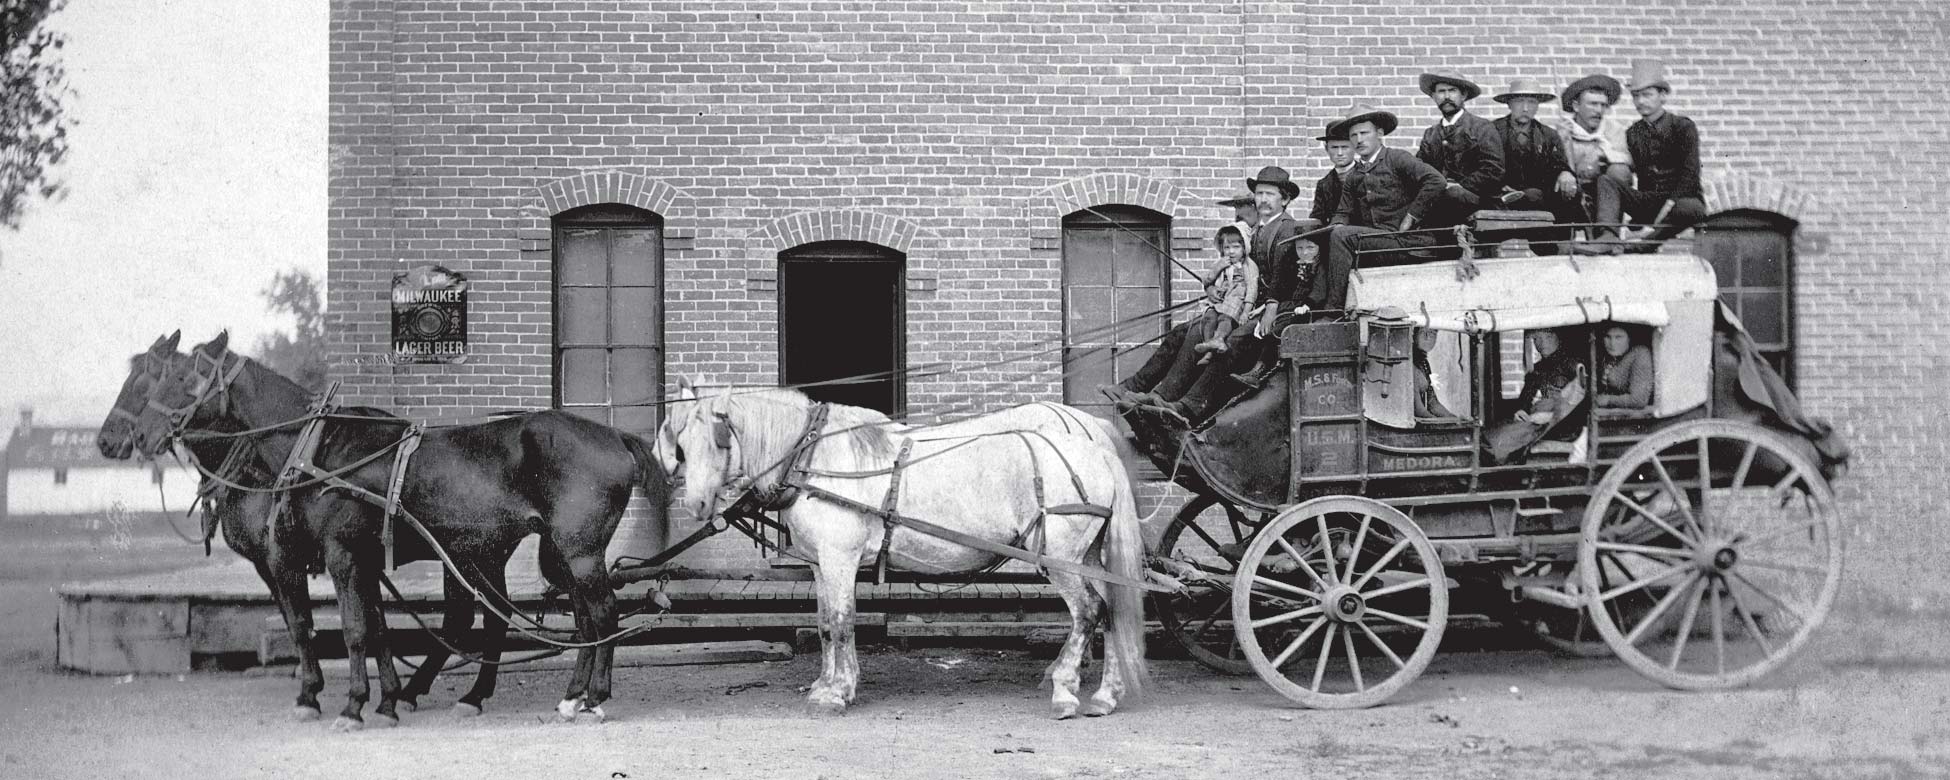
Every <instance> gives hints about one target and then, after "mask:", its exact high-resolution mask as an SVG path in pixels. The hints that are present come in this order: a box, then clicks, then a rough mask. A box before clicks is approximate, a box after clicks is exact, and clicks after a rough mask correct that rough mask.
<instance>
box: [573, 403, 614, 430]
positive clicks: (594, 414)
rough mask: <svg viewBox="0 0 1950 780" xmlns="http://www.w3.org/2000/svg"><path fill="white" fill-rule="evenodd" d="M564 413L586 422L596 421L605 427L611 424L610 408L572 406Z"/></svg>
mask: <svg viewBox="0 0 1950 780" xmlns="http://www.w3.org/2000/svg"><path fill="white" fill-rule="evenodd" d="M563 411H566V412H568V413H570V414H573V415H575V416H577V417H581V418H583V419H585V420H594V421H596V422H599V423H602V424H604V425H608V424H609V407H607V406H571V407H569V408H567V409H564V410H563Z"/></svg>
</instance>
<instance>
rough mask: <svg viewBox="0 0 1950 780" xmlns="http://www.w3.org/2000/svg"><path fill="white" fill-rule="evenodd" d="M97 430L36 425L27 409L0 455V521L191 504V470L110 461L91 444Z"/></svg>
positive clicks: (179, 508)
mask: <svg viewBox="0 0 1950 780" xmlns="http://www.w3.org/2000/svg"><path fill="white" fill-rule="evenodd" d="M95 433H96V431H95V429H93V428H68V427H36V426H35V425H34V419H33V416H32V413H31V412H22V413H21V419H20V425H19V426H18V427H16V428H14V432H13V435H12V436H11V437H9V438H8V440H7V450H6V453H5V454H4V456H0V520H17V519H21V518H27V517H44V516H57V515H87V514H94V513H98V512H102V511H106V510H108V509H110V508H112V507H114V506H116V505H118V504H119V505H121V507H122V509H123V510H124V511H129V512H160V511H163V510H164V509H165V508H167V509H168V510H169V511H171V512H182V511H185V510H187V509H189V506H190V501H192V500H194V499H195V498H196V477H195V475H194V474H192V473H190V472H188V471H185V470H182V469H178V468H176V467H175V466H174V465H171V466H169V467H168V468H164V467H163V466H162V465H161V464H149V463H143V462H140V461H135V460H109V459H107V458H104V457H102V454H101V451H100V450H98V449H96V448H95Z"/></svg>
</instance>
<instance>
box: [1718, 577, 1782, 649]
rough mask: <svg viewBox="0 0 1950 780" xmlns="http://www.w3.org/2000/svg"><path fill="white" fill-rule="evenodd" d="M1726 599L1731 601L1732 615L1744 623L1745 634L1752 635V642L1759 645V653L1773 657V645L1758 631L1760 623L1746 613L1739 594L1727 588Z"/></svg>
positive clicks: (1752, 614)
mask: <svg viewBox="0 0 1950 780" xmlns="http://www.w3.org/2000/svg"><path fill="white" fill-rule="evenodd" d="M1727 598H1729V599H1732V600H1733V613H1734V614H1736V615H1739V616H1740V622H1742V623H1745V624H1746V626H1747V633H1749V634H1753V635H1754V641H1755V642H1759V643H1760V650H1761V652H1763V653H1766V654H1767V655H1768V657H1770V658H1771V657H1773V655H1774V643H1772V642H1769V641H1767V634H1766V633H1765V632H1763V631H1761V630H1760V621H1758V620H1755V619H1754V613H1752V612H1748V611H1747V605H1746V604H1743V603H1741V601H1740V594H1739V593H1737V592H1735V591H1734V589H1733V588H1731V587H1729V588H1727Z"/></svg>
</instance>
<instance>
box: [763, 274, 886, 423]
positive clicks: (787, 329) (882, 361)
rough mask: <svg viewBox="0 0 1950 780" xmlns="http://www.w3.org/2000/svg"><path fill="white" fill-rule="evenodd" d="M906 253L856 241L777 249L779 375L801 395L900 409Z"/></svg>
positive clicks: (857, 404)
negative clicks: (799, 389) (799, 388)
mask: <svg viewBox="0 0 1950 780" xmlns="http://www.w3.org/2000/svg"><path fill="white" fill-rule="evenodd" d="M906 264H907V258H906V256H904V255H902V254H901V253H899V252H896V251H894V250H892V249H888V248H887V247H884V246H879V245H877V244H868V243H864V242H860V241H821V242H817V243H812V244H803V245H800V246H796V247H793V248H791V249H788V250H786V251H784V252H780V253H779V376H780V377H781V378H782V379H783V381H784V383H785V384H788V385H799V384H805V383H808V382H826V381H832V380H839V379H847V378H849V377H862V378H861V379H858V380H855V381H850V382H846V383H843V384H831V385H820V386H817V387H808V388H803V389H804V391H805V393H806V395H807V397H810V398H812V399H813V400H815V401H828V402H832V403H839V404H846V405H848V406H863V407H866V408H868V409H878V410H880V411H882V412H886V413H887V414H890V415H899V414H901V413H903V412H904V411H905V410H906V405H907V397H906V396H907V394H906V382H905V381H904V379H903V377H902V376H901V375H900V370H901V368H902V367H903V366H904V365H905V364H906V352H907V349H906V346H907V345H906V327H905V323H904V318H903V314H904V313H905V311H906V299H905V295H904V294H903V290H904V288H905V285H904V283H903V278H904V277H905V276H906V274H905V267H906Z"/></svg>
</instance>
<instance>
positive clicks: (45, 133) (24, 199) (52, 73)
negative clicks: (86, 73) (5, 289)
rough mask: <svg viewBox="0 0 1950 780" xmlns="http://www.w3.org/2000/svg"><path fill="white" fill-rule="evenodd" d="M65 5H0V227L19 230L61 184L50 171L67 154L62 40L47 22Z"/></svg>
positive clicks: (19, 1) (2, 1) (37, 1)
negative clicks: (35, 207)
mask: <svg viewBox="0 0 1950 780" xmlns="http://www.w3.org/2000/svg"><path fill="white" fill-rule="evenodd" d="M64 4H65V0H0V225H4V226H6V227H8V228H18V227H20V218H21V215H22V214H24V213H25V212H26V210H27V208H28V206H29V205H30V204H31V203H32V202H33V201H35V200H36V199H47V198H53V197H55V196H57V195H59V194H60V193H61V184H60V182H59V181H56V180H55V179H54V177H53V175H52V168H53V167H54V166H55V165H56V164H58V163H60V162H61V158H62V157H64V156H66V155H67V153H68V125H69V123H70V120H69V119H68V118H67V113H66V110H65V106H64V105H63V103H62V101H63V100H65V99H66V98H67V97H69V96H70V94H71V93H70V92H69V91H68V88H67V72H66V70H65V69H64V68H63V67H62V64H61V59H60V53H61V47H62V45H63V44H64V43H65V42H66V40H65V36H63V35H62V34H61V33H60V32H58V31H56V30H53V29H50V28H49V27H48V26H47V24H46V22H47V19H48V17H49V16H50V15H52V14H53V13H54V12H56V11H58V10H60V8H61V6H62V5H64Z"/></svg>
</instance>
